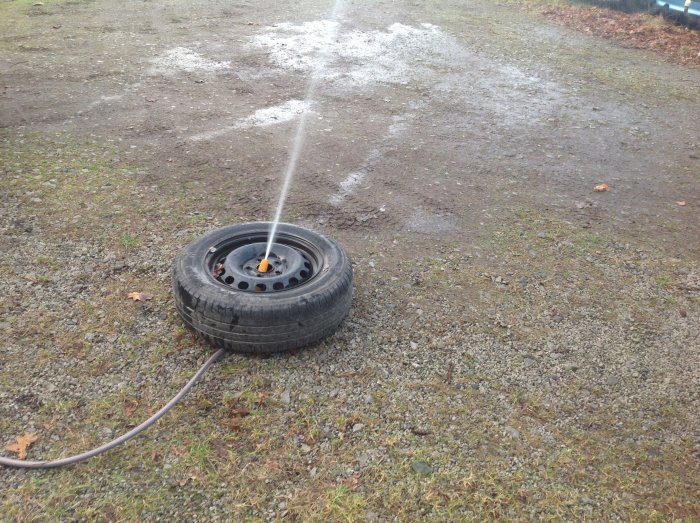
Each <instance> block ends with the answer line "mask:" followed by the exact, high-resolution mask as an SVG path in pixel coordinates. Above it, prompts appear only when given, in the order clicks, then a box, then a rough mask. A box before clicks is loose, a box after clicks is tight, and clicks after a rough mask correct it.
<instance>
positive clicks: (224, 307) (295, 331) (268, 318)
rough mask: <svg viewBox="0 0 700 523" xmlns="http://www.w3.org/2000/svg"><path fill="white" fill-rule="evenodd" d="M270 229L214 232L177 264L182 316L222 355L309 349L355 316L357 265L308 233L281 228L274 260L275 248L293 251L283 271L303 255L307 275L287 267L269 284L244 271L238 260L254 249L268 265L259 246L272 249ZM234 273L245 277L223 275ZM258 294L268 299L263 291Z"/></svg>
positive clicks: (251, 227)
mask: <svg viewBox="0 0 700 523" xmlns="http://www.w3.org/2000/svg"><path fill="white" fill-rule="evenodd" d="M270 226H271V224H270V223H267V222H256V223H245V224H239V225H232V226H228V227H223V228H221V229H217V230H214V231H212V232H210V233H208V234H206V235H204V236H202V237H200V238H198V239H196V240H194V241H193V242H192V243H190V244H189V245H188V246H187V247H185V249H184V250H183V251H182V252H181V253H180V255H179V256H178V257H177V259H176V260H175V264H174V266H173V271H172V283H173V293H174V297H175V306H176V308H177V312H178V314H179V315H180V317H181V318H182V320H183V321H184V323H185V324H186V325H187V326H188V327H189V328H191V329H193V330H194V331H195V332H197V333H198V334H199V335H201V336H202V338H204V339H205V340H206V341H208V342H209V343H210V344H212V345H214V346H215V347H220V348H224V349H227V350H230V351H232V352H240V353H253V354H269V353H273V352H281V351H287V350H291V349H296V348H300V347H304V346H307V345H310V344H312V343H314V342H316V341H318V340H320V339H321V338H324V337H325V336H327V335H329V334H330V333H332V332H333V331H334V330H335V329H336V328H337V327H338V326H339V325H340V323H342V321H343V319H344V318H345V317H346V316H347V314H348V312H349V309H350V304H351V301H352V264H351V262H350V259H349V257H348V256H347V254H346V253H345V251H344V250H343V249H342V248H341V247H340V246H339V245H338V244H337V243H336V242H334V241H332V240H330V239H328V238H326V237H324V236H322V235H320V234H318V233H316V232H313V231H311V230H309V229H305V228H303V227H299V226H296V225H292V224H287V223H281V224H279V226H278V228H277V234H276V236H275V244H274V245H273V249H272V251H273V253H274V251H275V249H276V247H275V246H277V248H278V249H282V250H284V249H286V251H284V252H287V253H288V256H287V257H286V258H285V257H280V258H279V260H282V261H283V262H284V263H288V262H289V261H288V260H289V259H290V258H294V259H295V260H296V257H297V255H300V256H301V263H303V265H299V267H301V270H299V267H296V266H295V268H291V267H283V266H282V264H280V267H279V269H280V270H279V271H275V274H271V275H270V276H271V277H272V278H271V279H266V277H267V275H266V274H256V273H255V272H256V271H250V270H249V269H251V266H250V264H249V263H248V264H247V263H245V262H244V263H242V264H240V266H239V261H238V258H239V257H240V256H243V257H244V258H245V257H250V253H251V252H253V251H255V249H257V251H255V252H256V254H255V256H257V257H258V260H259V259H261V257H262V256H263V255H264V248H263V249H261V247H260V246H261V245H264V244H265V242H266V241H267V237H268V234H269V232H270V228H271V227H270ZM283 248H284V249H283ZM241 253H244V254H241ZM245 253H247V254H245ZM272 255H273V254H271V257H272ZM231 259H234V261H231ZM271 259H272V258H271ZM279 260H276V261H275V263H280V262H279ZM297 261H298V260H297ZM289 263H290V264H291V262H289ZM229 264H231V265H229ZM234 265H235V267H234ZM297 265H298V263H297ZM224 267H226V268H228V269H225V268H224ZM229 269H230V274H234V271H244V272H235V276H236V278H234V277H231V276H227V275H226V274H223V275H222V274H221V273H222V271H225V270H229ZM245 271H247V272H245ZM285 271H289V272H285ZM294 271H296V272H294ZM227 279H228V280H231V282H230V283H227ZM237 280H238V283H237ZM272 281H274V282H275V283H274V285H275V289H271V288H270V287H269V285H267V288H266V284H265V282H272ZM258 282H260V283H258ZM236 283H237V285H236ZM244 284H245V288H242V287H243V286H244ZM253 286H254V288H251V287H253ZM239 287H240V288H239ZM259 287H260V288H263V289H265V290H264V292H263V291H260V290H257V291H256V289H258V288H259ZM278 287H279V288H278Z"/></svg>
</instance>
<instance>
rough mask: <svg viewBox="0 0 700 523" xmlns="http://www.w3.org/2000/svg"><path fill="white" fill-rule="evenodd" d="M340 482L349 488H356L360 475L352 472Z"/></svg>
mask: <svg viewBox="0 0 700 523" xmlns="http://www.w3.org/2000/svg"><path fill="white" fill-rule="evenodd" d="M342 483H343V486H345V487H347V488H349V489H350V490H353V489H356V488H357V487H358V486H359V485H360V475H359V474H353V475H352V476H348V477H347V478H345V479H344V480H343V481H342Z"/></svg>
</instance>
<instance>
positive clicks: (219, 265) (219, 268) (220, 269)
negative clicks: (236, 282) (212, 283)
mask: <svg viewBox="0 0 700 523" xmlns="http://www.w3.org/2000/svg"><path fill="white" fill-rule="evenodd" d="M223 272H224V264H223V263H217V264H216V265H214V272H213V273H212V274H213V275H214V278H218V277H219V276H221V273H223Z"/></svg>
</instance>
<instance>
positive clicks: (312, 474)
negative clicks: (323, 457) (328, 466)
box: [309, 467, 318, 478]
mask: <svg viewBox="0 0 700 523" xmlns="http://www.w3.org/2000/svg"><path fill="white" fill-rule="evenodd" d="M317 473H318V469H317V468H316V467H314V468H312V469H311V470H310V471H309V476H311V477H312V478H315V477H316V474H317Z"/></svg>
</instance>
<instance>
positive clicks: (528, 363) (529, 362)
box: [523, 358, 537, 367]
mask: <svg viewBox="0 0 700 523" xmlns="http://www.w3.org/2000/svg"><path fill="white" fill-rule="evenodd" d="M523 363H524V364H525V366H526V367H532V366H533V365H534V364H535V363H537V360H535V359H533V358H525V359H524V360H523Z"/></svg>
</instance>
